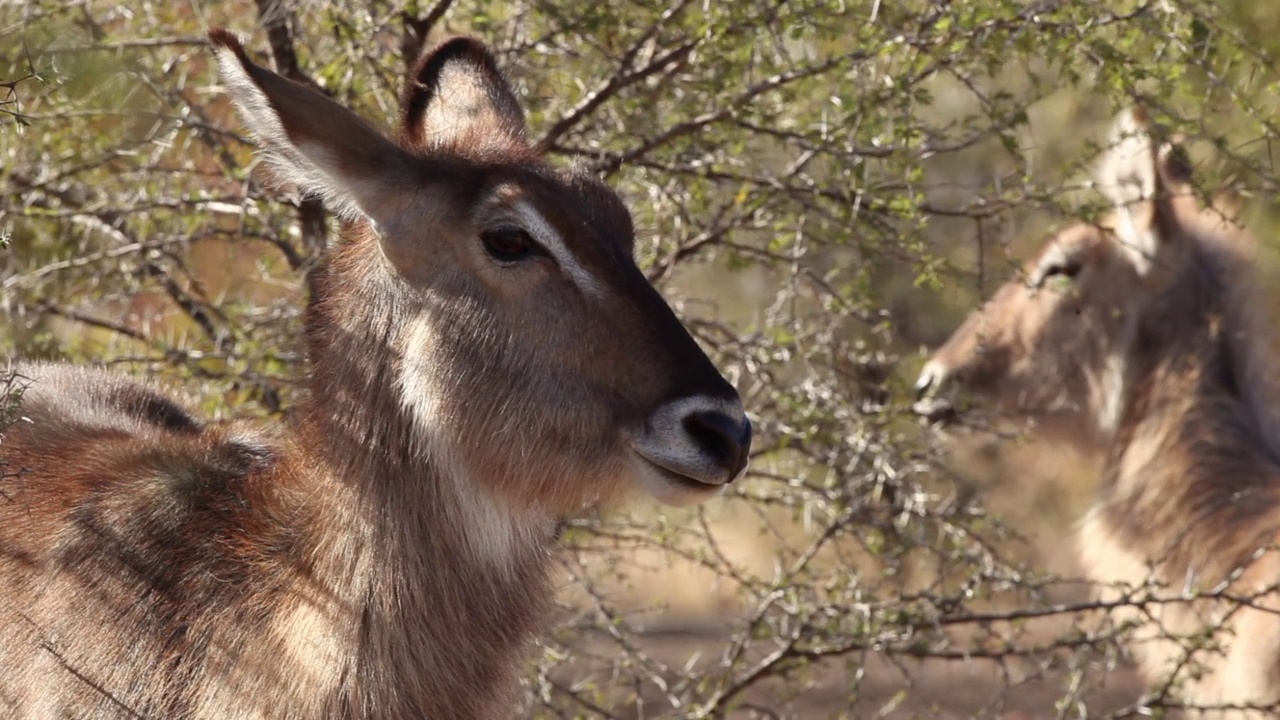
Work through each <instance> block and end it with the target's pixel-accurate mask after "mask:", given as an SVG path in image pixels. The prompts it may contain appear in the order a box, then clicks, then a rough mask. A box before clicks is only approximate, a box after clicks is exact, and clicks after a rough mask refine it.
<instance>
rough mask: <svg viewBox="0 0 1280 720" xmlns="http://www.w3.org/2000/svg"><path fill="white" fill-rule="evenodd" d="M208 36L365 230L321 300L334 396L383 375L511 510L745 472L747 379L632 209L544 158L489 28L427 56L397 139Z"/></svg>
mask: <svg viewBox="0 0 1280 720" xmlns="http://www.w3.org/2000/svg"><path fill="white" fill-rule="evenodd" d="M211 38H212V40H213V42H214V46H215V49H216V52H217V57H218V65H219V67H220V69H221V73H222V77H223V79H224V82H225V84H226V86H227V88H228V90H229V92H230V94H231V97H232V98H233V100H234V101H235V104H236V106H237V107H238V109H239V110H240V112H241V114H242V117H243V119H244V121H245V122H246V124H247V125H248V127H249V128H250V130H251V131H252V133H253V135H254V136H255V137H256V139H257V140H258V143H259V146H260V150H261V152H262V153H263V155H264V156H265V157H266V158H267V159H268V160H269V162H270V166H271V167H272V169H273V170H274V172H275V174H276V176H277V177H278V178H279V179H280V180H282V181H285V182H288V183H292V184H293V185H295V186H297V187H298V188H299V189H300V190H301V191H302V192H303V193H305V194H309V195H312V196H318V197H321V198H323V199H324V201H325V203H326V205H327V206H328V207H330V208H332V209H335V210H336V211H337V212H338V213H339V214H340V215H341V216H342V217H343V218H344V219H345V220H347V221H349V222H351V223H352V224H353V225H354V226H355V227H356V228H357V230H356V232H353V233H348V235H347V237H346V238H345V239H344V240H343V241H342V243H341V245H340V246H339V247H337V248H334V249H332V250H331V257H330V258H329V261H328V264H327V266H326V267H325V268H324V270H323V271H322V273H321V275H320V281H319V283H318V285H317V288H318V289H317V291H316V292H317V295H318V297H315V298H313V307H312V309H311V313H312V320H311V321H310V328H309V333H310V334H311V338H310V340H311V352H312V355H313V363H312V364H313V366H314V368H315V370H314V371H313V372H314V373H316V375H317V379H316V380H315V381H314V385H315V387H314V388H313V390H314V392H315V394H317V395H319V396H320V398H319V400H320V401H321V402H331V403H336V405H335V406H334V407H335V408H338V407H341V406H342V405H343V404H344V403H347V404H350V405H351V406H352V407H357V406H358V405H359V403H360V402H364V403H365V404H368V402H370V400H369V399H363V400H362V398H361V397H354V398H348V399H346V400H344V397H346V396H350V395H352V394H355V395H359V396H362V397H363V396H364V395H366V394H368V393H373V392H374V389H371V388H364V387H350V383H349V382H348V379H349V378H352V377H362V378H364V377H370V376H373V377H374V378H375V380H371V381H370V382H381V383H383V384H385V385H387V386H390V387H391V388H392V389H391V391H390V395H389V398H390V399H389V400H388V402H389V403H391V404H393V405H397V406H398V407H397V408H393V409H389V410H388V411H389V412H398V413H400V414H403V415H404V416H405V417H406V423H405V424H406V426H407V428H410V429H406V430H405V431H404V434H406V435H408V436H410V437H408V439H403V441H404V442H406V443H408V444H410V445H413V446H414V447H416V448H417V452H419V453H420V456H421V459H422V461H423V462H424V463H426V462H428V461H429V462H431V463H434V464H436V465H443V466H445V472H443V474H444V475H446V476H450V477H454V478H460V479H465V482H466V483H469V484H471V485H479V486H480V487H473V488H471V489H470V490H468V492H473V491H480V492H487V493H488V494H489V495H490V496H491V498H492V499H493V500H494V501H495V502H496V503H498V506H499V507H519V508H529V507H533V508H537V509H540V510H543V511H546V512H547V513H548V514H559V513H563V512H568V511H572V510H574V509H576V508H578V507H580V506H582V505H583V504H584V503H591V502H596V501H602V500H607V499H609V498H610V497H611V496H614V495H616V494H617V493H618V492H619V491H621V490H625V489H627V488H628V487H631V486H642V487H644V488H646V489H647V490H648V491H649V492H650V493H652V494H653V495H654V496H655V497H656V498H658V499H659V500H661V501H664V502H667V503H672V504H683V503H688V502H696V501H700V500H703V499H706V498H708V497H709V496H711V495H712V494H713V493H715V492H716V491H717V490H719V489H720V488H721V487H722V486H724V485H725V484H726V483H729V482H731V481H733V480H734V479H735V478H737V477H739V476H740V475H741V474H742V473H743V472H744V469H745V467H746V465H747V454H748V450H749V448H750V443H751V424H750V422H748V420H747V418H746V416H745V414H744V412H743V408H742V404H741V402H740V400H739V397H738V394H737V393H736V392H735V390H734V388H733V387H732V386H731V385H730V384H729V383H728V382H727V381H726V380H725V379H724V378H723V377H722V376H721V374H720V373H719V372H718V371H717V370H716V368H715V367H714V366H713V365H712V363H711V362H710V360H709V359H708V358H707V356H706V355H705V354H704V353H703V352H702V350H701V349H700V348H699V346H698V345H697V343H696V342H695V341H694V339H693V338H692V337H691V336H690V334H689V333H688V332H687V331H686V330H685V328H684V327H683V326H682V325H681V323H680V321H679V320H678V319H677V317H676V316H675V314H674V313H673V312H672V310H671V309H670V308H669V307H668V305H667V304H666V303H665V302H664V301H663V299H662V297H661V296H660V295H659V294H658V293H657V291H656V290H655V289H654V288H653V287H652V286H651V285H650V284H649V283H648V281H647V280H646V278H645V277H644V275H643V274H642V273H641V272H640V270H639V269H638V267H637V265H636V263H635V260H634V258H633V244H634V242H635V235H634V230H633V228H632V221H631V216H630V214H629V212H628V211H627V209H626V207H624V205H623V203H622V202H621V201H620V200H619V198H618V196H617V195H616V194H615V193H614V192H613V191H612V190H610V189H609V188H608V187H606V186H605V185H604V184H603V183H602V182H600V180H598V179H597V178H596V177H595V176H594V175H593V174H592V173H591V172H589V171H587V170H585V169H580V168H573V169H559V168H556V167H553V166H551V165H550V164H548V162H546V160H545V159H544V158H543V157H541V156H540V154H539V152H538V151H536V150H535V148H534V147H533V146H532V144H531V143H530V141H529V139H528V137H527V129H526V125H525V118H524V114H523V111H522V110H521V107H520V105H519V103H518V102H517V100H516V98H515V96H514V95H513V94H512V91H511V89H510V87H509V86H508V84H507V82H506V81H505V80H504V78H503V76H502V75H501V73H500V72H499V70H498V69H497V66H496V65H495V62H494V59H493V57H492V56H491V55H490V53H489V52H488V50H487V49H486V48H485V47H484V46H483V45H482V44H481V43H480V42H478V41H476V40H472V39H469V38H455V39H452V40H449V41H447V42H445V43H443V44H441V45H440V46H438V47H437V48H435V49H434V50H433V51H431V52H429V53H427V54H426V55H425V56H424V57H423V58H422V60H421V61H420V63H419V64H418V66H417V69H416V71H415V72H414V73H413V74H412V76H411V81H410V83H409V85H408V87H407V90H406V92H405V94H404V97H403V99H402V105H401V118H400V121H401V126H400V129H399V136H398V139H396V140H394V141H393V140H390V139H388V138H387V137H386V136H384V135H383V134H382V133H381V132H379V131H378V130H377V129H375V128H374V127H373V126H372V125H370V124H369V123H368V122H366V121H364V120H363V119H361V118H360V117H358V116H356V115H355V114H353V113H352V112H351V111H349V110H347V109H346V108H344V107H343V106H341V105H339V104H337V103H335V102H334V101H332V100H330V99H329V98H327V97H325V96H324V95H323V94H321V93H320V92H318V91H316V90H313V89H311V88H310V87H307V86H304V85H302V84H299V83H295V82H292V81H289V80H286V79H284V78H282V77H280V76H278V75H276V74H275V73H273V72H271V71H269V70H266V69H264V68H262V67H259V66H258V65H256V64H254V63H253V62H252V61H251V60H250V59H249V57H248V56H247V54H246V53H245V51H244V49H243V48H242V47H241V45H240V43H239V42H238V41H237V40H236V38H235V37H234V36H233V35H231V34H230V33H228V32H224V31H215V32H214V33H212V34H211ZM315 356H320V358H319V359H317V358H316V357H315ZM382 356H385V358H386V360H385V362H384V361H383V360H382V359H380V358H381V357H382ZM352 364H356V365H360V366H361V369H360V371H359V372H352V371H350V370H346V371H343V372H334V371H330V370H327V369H326V367H344V368H350V367H351V365H352ZM353 412H354V411H353ZM360 421H361V419H360V418H352V419H351V421H350V422H351V423H357V422H360ZM337 431H338V432H346V433H349V434H353V435H357V436H363V437H367V438H371V437H372V434H371V433H370V432H369V431H366V430H362V429H359V428H355V429H353V428H338V430H337ZM369 442H372V440H370V441H369ZM388 442H392V441H388Z"/></svg>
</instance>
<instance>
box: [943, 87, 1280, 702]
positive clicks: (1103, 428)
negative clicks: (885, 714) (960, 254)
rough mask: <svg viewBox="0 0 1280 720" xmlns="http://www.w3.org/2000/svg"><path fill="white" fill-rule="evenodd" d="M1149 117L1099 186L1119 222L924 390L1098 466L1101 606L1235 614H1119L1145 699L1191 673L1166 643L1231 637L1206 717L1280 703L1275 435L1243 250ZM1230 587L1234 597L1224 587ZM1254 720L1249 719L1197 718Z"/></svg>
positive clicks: (1089, 534)
mask: <svg viewBox="0 0 1280 720" xmlns="http://www.w3.org/2000/svg"><path fill="white" fill-rule="evenodd" d="M1151 137H1152V133H1151V130H1150V128H1148V127H1147V126H1146V122H1145V119H1144V117H1143V115H1142V113H1141V112H1140V111H1138V112H1135V113H1133V114H1126V115H1124V116H1122V117H1121V118H1120V120H1119V121H1118V122H1117V125H1116V127H1115V130H1114V139H1115V140H1116V141H1117V142H1116V145H1115V146H1114V148H1113V149H1112V150H1110V151H1109V154H1108V155H1107V156H1106V157H1105V158H1104V162H1103V164H1102V166H1101V169H1100V172H1099V177H1098V183H1099V185H1100V186H1101V188H1102V189H1103V191H1104V192H1105V193H1106V194H1107V196H1108V197H1109V198H1110V199H1111V200H1112V201H1113V202H1114V203H1115V206H1116V208H1115V210H1114V212H1113V213H1112V214H1111V215H1110V216H1109V217H1108V218H1107V219H1106V220H1105V222H1103V223H1102V224H1101V226H1094V225H1086V224H1081V225H1076V226H1074V227H1071V228H1068V229H1067V230H1064V231H1063V232H1061V233H1059V234H1058V235H1057V236H1056V237H1054V238H1053V239H1052V240H1051V241H1050V242H1049V243H1048V244H1047V245H1046V246H1045V247H1044V249H1043V250H1042V251H1041V252H1040V253H1039V255H1038V256H1037V257H1036V258H1034V259H1033V260H1032V261H1031V262H1029V263H1028V264H1027V266H1026V275H1025V278H1018V279H1015V280H1013V281H1011V282H1009V283H1008V284H1006V285H1005V286H1004V287H1003V288H1001V289H1000V290H999V291H998V292H997V294H996V295H995V296H994V297H993V298H992V299H991V301H990V302H988V303H987V304H986V306H985V307H983V308H982V309H981V310H979V311H978V312H976V313H974V314H973V315H971V316H970V317H969V318H968V320H966V322H965V323H964V324H963V325H962V326H961V328H960V329H959V330H957V331H956V333H955V334H954V335H953V336H952V337H951V338H950V339H949V340H948V341H947V342H946V343H945V344H944V345H943V346H942V347H941V348H939V349H938V350H937V352H936V353H935V354H934V355H933V357H932V358H931V359H930V361H929V362H928V363H927V364H926V366H925V368H924V370H923V372H922V374H921V377H920V381H919V384H918V388H919V389H920V390H921V391H922V392H930V391H933V390H935V389H936V388H937V387H939V386H940V385H942V384H943V383H944V382H945V381H952V382H953V383H955V384H958V385H963V386H965V387H967V388H969V389H970V390H972V391H975V392H976V393H977V394H978V395H980V396H984V397H986V398H988V399H989V400H990V401H992V402H994V403H995V404H996V405H998V406H999V407H1000V408H1002V409H1003V410H1005V411H1007V412H1009V413H1012V414H1014V415H1017V416H1022V417H1028V418H1033V419H1034V420H1035V422H1036V424H1037V426H1038V427H1039V429H1041V430H1042V431H1044V432H1046V433H1050V434H1052V435H1053V436H1055V437H1058V438H1064V439H1066V440H1068V441H1070V442H1073V443H1074V444H1075V445H1076V446H1077V447H1078V448H1079V449H1081V450H1083V451H1085V452H1092V453H1099V454H1102V455H1103V456H1104V457H1105V464H1104V470H1103V476H1102V479H1101V483H1100V487H1099V490H1098V499H1097V502H1096V504H1095V506H1094V507H1093V508H1092V510H1090V512H1089V514H1088V516H1087V517H1086V518H1085V520H1084V523H1083V525H1082V528H1081V534H1080V539H1081V543H1082V560H1083V564H1084V567H1085V570H1086V572H1088V574H1089V575H1090V576H1091V577H1092V578H1093V579H1094V580H1096V581H1097V582H1099V583H1101V584H1103V585H1104V586H1106V587H1104V588H1103V589H1102V590H1101V591H1100V592H1101V594H1102V596H1103V597H1106V598H1112V599H1116V598H1120V597H1123V594H1122V593H1123V591H1122V590H1120V589H1118V588H1119V586H1130V587H1135V586H1142V585H1144V584H1145V583H1148V582H1149V581H1154V582H1155V583H1156V584H1166V585H1167V586H1168V587H1167V589H1165V590H1163V591H1158V592H1157V594H1158V595H1160V596H1162V597H1165V598H1169V597H1177V596H1178V595H1179V594H1180V593H1182V592H1183V591H1184V590H1188V591H1191V592H1199V593H1208V592H1211V591H1213V590H1214V589H1215V588H1220V587H1228V588H1229V591H1230V593H1231V594H1233V595H1236V596H1254V595H1258V594H1260V593H1261V596H1260V597H1258V599H1257V604H1256V606H1255V607H1246V606H1242V605H1239V604H1236V603H1231V602H1228V601H1198V602H1195V603H1168V602H1166V603H1160V604H1153V605H1151V606H1149V608H1148V610H1149V611H1150V612H1151V613H1152V617H1153V618H1154V619H1155V620H1156V621H1157V622H1148V619H1147V617H1146V616H1144V615H1141V614H1139V613H1138V612H1136V611H1130V612H1128V613H1121V615H1123V616H1124V617H1125V618H1126V619H1130V620H1137V621H1140V622H1142V623H1145V627H1143V628H1142V630H1141V631H1140V633H1139V635H1138V637H1137V638H1135V641H1134V643H1133V647H1134V650H1135V652H1136V654H1137V656H1138V658H1139V660H1140V662H1141V664H1142V666H1143V669H1144V671H1145V673H1146V675H1147V677H1148V679H1149V680H1150V682H1152V683H1157V682H1159V681H1161V680H1162V679H1164V678H1167V677H1168V674H1169V672H1170V671H1172V670H1173V669H1174V666H1175V664H1177V663H1179V662H1185V652H1184V650H1183V649H1182V648H1181V647H1180V646H1179V645H1178V644H1177V643H1176V642H1174V641H1171V640H1159V639H1155V638H1159V637H1161V636H1162V635H1165V634H1174V635H1187V634H1190V633H1193V632H1197V631H1203V630H1206V629H1214V628H1222V629H1225V630H1226V631H1227V632H1226V633H1225V634H1224V635H1223V636H1220V637H1219V639H1220V640H1222V641H1223V642H1224V643H1225V652H1224V654H1221V655H1213V654H1207V653H1201V656H1202V657H1199V658H1198V659H1200V660H1202V661H1204V662H1205V663H1206V665H1207V669H1208V673H1207V674H1206V675H1205V676H1204V677H1202V678H1200V679H1198V680H1195V679H1193V680H1191V681H1190V682H1188V684H1187V685H1186V687H1185V689H1184V697H1185V699H1186V700H1187V701H1188V702H1189V703H1191V704H1198V705H1206V706H1212V705H1241V706H1243V705H1261V704H1268V703H1271V702H1274V701H1276V700H1277V699H1280V616H1277V615H1274V614H1272V612H1271V611H1272V610H1274V609H1280V601H1278V600H1277V599H1276V597H1275V596H1274V594H1273V593H1271V592H1270V589H1271V588H1272V586H1273V585H1275V584H1276V583H1277V581H1280V566H1278V562H1277V560H1276V559H1275V557H1274V555H1272V554H1267V555H1265V556H1263V557H1261V558H1260V559H1258V556H1259V555H1260V554H1261V553H1262V551H1263V550H1264V548H1265V547H1266V546H1268V545H1270V544H1271V543H1273V542H1274V540H1275V538H1276V535H1277V531H1280V432H1278V431H1280V425H1278V424H1277V422H1276V415H1275V412H1276V407H1277V405H1276V403H1275V393H1274V389H1273V385H1272V383H1273V382H1274V375H1272V371H1271V362H1270V359H1269V358H1270V353H1271V352H1272V346H1270V345H1269V343H1268V338H1269V337H1270V336H1269V334H1268V333H1267V331H1268V330H1269V328H1268V327H1266V326H1265V325H1264V323H1263V322H1262V320H1261V318H1259V317H1256V316H1255V315H1254V313H1255V312H1256V308H1257V307H1258V306H1259V304H1258V303H1257V302H1256V301H1255V300H1254V299H1253V287H1252V282H1253V280H1252V277H1251V276H1252V273H1251V272H1250V265H1251V263H1252V260H1253V259H1252V247H1251V246H1250V242H1249V240H1248V238H1247V237H1245V236H1243V235H1242V234H1241V233H1238V232H1235V231H1234V230H1233V228H1232V227H1231V226H1230V225H1229V224H1228V223H1227V222H1226V221H1225V220H1224V219H1223V216H1222V215H1221V214H1220V213H1218V212H1216V211H1215V210H1213V209H1202V208H1201V207H1200V206H1199V205H1198V203H1197V201H1196V200H1195V198H1194V196H1193V195H1192V194H1191V193H1190V187H1189V181H1190V179H1189V170H1188V167H1187V165H1186V162H1185V156H1184V155H1183V154H1182V151H1181V148H1180V147H1178V146H1177V145H1176V144H1175V143H1164V144H1157V143H1156V142H1155V141H1153V140H1152V139H1151ZM1224 584H1225V585H1224ZM1206 716H1212V717H1251V715H1250V714H1249V713H1247V712H1244V711H1237V712H1235V713H1234V714H1233V713H1232V712H1223V713H1221V714H1214V713H1207V714H1206Z"/></svg>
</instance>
